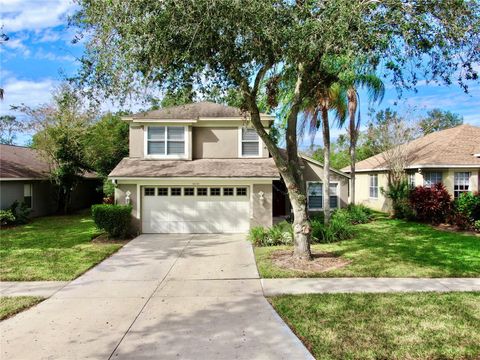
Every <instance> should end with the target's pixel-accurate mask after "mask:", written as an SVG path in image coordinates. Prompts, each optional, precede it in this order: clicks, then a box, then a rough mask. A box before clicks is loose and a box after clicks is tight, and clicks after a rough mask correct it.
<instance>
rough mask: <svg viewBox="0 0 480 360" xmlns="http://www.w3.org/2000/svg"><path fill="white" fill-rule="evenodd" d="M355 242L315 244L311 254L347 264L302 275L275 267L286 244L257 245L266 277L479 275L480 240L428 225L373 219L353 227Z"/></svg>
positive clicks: (261, 269) (257, 254)
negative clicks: (318, 253) (330, 255)
mask: <svg viewBox="0 0 480 360" xmlns="http://www.w3.org/2000/svg"><path fill="white" fill-rule="evenodd" d="M355 229H356V235H355V237H354V238H353V239H350V240H345V241H342V242H339V243H332V244H315V245H313V246H312V250H313V251H322V252H332V253H334V254H335V255H337V256H341V257H343V258H345V259H347V260H350V261H351V263H350V264H349V265H347V266H345V267H341V268H338V269H334V270H330V271H327V272H318V273H314V272H302V271H297V270H289V269H284V268H280V267H278V266H276V265H275V264H274V263H273V262H272V260H271V255H272V252H274V251H276V250H286V249H290V248H289V247H287V246H272V247H256V248H255V257H256V260H257V266H258V270H259V272H260V275H261V276H262V277H264V278H282V277H478V276H480V237H478V236H475V235H467V234H461V233H454V232H448V231H441V230H437V229H434V228H432V227H431V226H429V225H425V224H419V223H414V222H407V221H402V220H392V219H388V218H386V217H381V216H377V219H376V220H375V221H372V222H370V223H367V224H361V225H356V226H355Z"/></svg>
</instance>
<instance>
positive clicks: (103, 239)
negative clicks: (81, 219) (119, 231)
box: [92, 234, 133, 245]
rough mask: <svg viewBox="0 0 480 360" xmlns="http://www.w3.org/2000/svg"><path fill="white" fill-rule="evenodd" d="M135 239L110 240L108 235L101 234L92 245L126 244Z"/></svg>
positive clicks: (93, 240)
mask: <svg viewBox="0 0 480 360" xmlns="http://www.w3.org/2000/svg"><path fill="white" fill-rule="evenodd" d="M132 239H133V237H130V238H128V239H121V240H120V239H110V238H109V237H108V235H107V234H101V235H98V236H97V237H95V238H93V239H92V243H94V244H123V245H124V244H126V243H128V242H129V241H130V240H132Z"/></svg>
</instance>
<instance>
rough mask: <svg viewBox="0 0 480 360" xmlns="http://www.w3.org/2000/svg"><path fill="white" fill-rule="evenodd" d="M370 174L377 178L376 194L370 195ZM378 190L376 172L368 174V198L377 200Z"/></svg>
mask: <svg viewBox="0 0 480 360" xmlns="http://www.w3.org/2000/svg"><path fill="white" fill-rule="evenodd" d="M371 176H376V179H377V186H376V188H377V196H371V195H370V188H372V187H373V186H372V184H371ZM379 191H380V186H379V184H378V174H368V198H369V199H371V200H378V198H379V196H378V195H379Z"/></svg>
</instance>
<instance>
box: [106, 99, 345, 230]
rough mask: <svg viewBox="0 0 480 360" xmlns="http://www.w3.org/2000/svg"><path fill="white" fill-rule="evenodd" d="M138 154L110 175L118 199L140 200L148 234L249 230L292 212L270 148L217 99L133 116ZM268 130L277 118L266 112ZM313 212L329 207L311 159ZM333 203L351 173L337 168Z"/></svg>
mask: <svg viewBox="0 0 480 360" xmlns="http://www.w3.org/2000/svg"><path fill="white" fill-rule="evenodd" d="M124 120H126V121H128V122H129V124H130V154H129V157H128V158H125V159H123V160H122V161H121V162H120V163H119V164H118V166H117V167H116V168H115V169H114V170H113V171H112V172H111V173H110V175H109V177H110V178H111V179H112V181H113V182H114V183H115V184H116V191H115V201H116V203H117V204H125V203H127V202H129V203H130V204H131V205H132V206H133V212H132V215H133V218H134V224H135V225H136V227H137V229H138V231H140V232H144V233H243V232H246V231H248V229H249V228H250V227H251V226H256V225H263V226H271V225H272V223H273V217H274V216H279V217H281V216H286V215H289V203H288V197H287V195H286V189H285V186H284V185H283V183H282V181H281V180H280V176H279V173H278V171H277V168H276V166H275V164H274V161H273V159H272V158H271V157H270V155H269V153H268V150H267V148H266V146H265V145H264V144H263V143H262V141H261V140H260V138H259V136H258V134H257V133H256V131H255V130H254V129H253V128H252V127H250V126H249V124H248V121H247V118H246V117H245V115H244V114H242V112H241V111H240V109H237V108H234V107H228V106H224V105H219V104H215V103H211V102H200V103H194V104H189V105H182V106H175V107H171V108H165V109H160V110H155V111H150V112H146V113H141V114H136V115H133V116H130V117H125V118H124ZM261 120H262V123H263V125H264V126H265V128H267V129H268V128H269V127H270V126H271V125H272V123H273V120H274V118H273V117H272V116H269V115H266V114H261ZM303 168H304V172H305V180H306V181H307V186H308V193H309V197H308V199H309V200H308V202H309V208H310V210H312V211H321V210H322V208H323V187H322V183H321V180H320V179H321V175H322V171H323V170H322V166H321V164H319V163H318V162H316V161H314V160H312V159H310V158H307V157H304V160H303ZM332 178H333V179H332V181H334V182H333V183H332V186H331V189H330V191H331V193H332V195H333V197H332V200H331V202H332V205H334V206H335V207H339V206H341V205H344V204H345V203H346V201H347V198H348V175H346V174H343V173H341V172H338V171H332Z"/></svg>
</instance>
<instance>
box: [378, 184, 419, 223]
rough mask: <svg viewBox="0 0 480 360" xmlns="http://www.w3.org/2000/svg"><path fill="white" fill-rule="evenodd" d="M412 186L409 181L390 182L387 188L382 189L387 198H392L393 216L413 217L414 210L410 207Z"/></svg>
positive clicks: (398, 217)
mask: <svg viewBox="0 0 480 360" xmlns="http://www.w3.org/2000/svg"><path fill="white" fill-rule="evenodd" d="M410 192H411V187H410V184H409V183H408V181H406V180H405V181H401V182H400V183H398V184H388V187H387V189H386V190H385V189H382V193H383V194H384V195H385V197H386V198H388V199H390V200H392V209H393V217H394V218H396V219H412V218H413V216H414V213H413V210H412V209H411V207H410V203H409V195H410Z"/></svg>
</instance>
